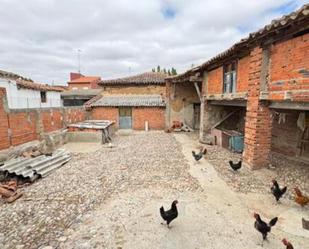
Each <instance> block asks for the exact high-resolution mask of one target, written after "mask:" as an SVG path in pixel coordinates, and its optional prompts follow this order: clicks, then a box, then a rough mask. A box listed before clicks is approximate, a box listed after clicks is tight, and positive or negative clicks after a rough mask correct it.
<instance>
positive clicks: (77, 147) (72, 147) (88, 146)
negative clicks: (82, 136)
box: [62, 142, 103, 153]
mask: <svg viewBox="0 0 309 249" xmlns="http://www.w3.org/2000/svg"><path fill="white" fill-rule="evenodd" d="M62 148H65V149H66V150H68V151H70V152H71V153H91V152H95V151H97V150H99V149H101V148H103V145H101V143H89V142H88V143H67V144H65V145H63V146H62Z"/></svg>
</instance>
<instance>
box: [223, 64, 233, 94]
mask: <svg viewBox="0 0 309 249" xmlns="http://www.w3.org/2000/svg"><path fill="white" fill-rule="evenodd" d="M234 92H236V61H233V62H232V63H229V64H226V65H224V67H223V93H234Z"/></svg>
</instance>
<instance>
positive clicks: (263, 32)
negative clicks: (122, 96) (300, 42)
mask: <svg viewBox="0 0 309 249" xmlns="http://www.w3.org/2000/svg"><path fill="white" fill-rule="evenodd" d="M300 21H305V23H306V25H304V26H303V24H302V26H303V27H302V28H303V29H304V30H305V29H308V28H309V4H305V5H303V6H302V7H301V8H300V9H298V10H296V11H294V12H292V13H290V14H289V15H284V16H282V17H281V18H278V19H274V20H272V21H271V23H270V24H268V25H266V26H264V27H263V28H261V29H259V30H258V31H256V32H253V33H250V34H249V36H248V37H246V38H244V39H242V40H240V41H239V42H237V43H235V44H234V45H233V46H231V47H230V48H228V49H227V50H225V51H223V52H222V53H219V54H218V55H216V56H214V57H212V58H211V59H209V60H208V61H206V62H204V63H203V64H201V65H200V66H197V67H194V68H192V69H190V70H187V71H186V72H184V73H182V74H179V75H176V76H171V77H168V78H169V79H172V80H173V79H179V78H183V77H187V76H189V75H192V74H193V73H195V72H197V71H199V70H201V69H205V68H207V67H209V66H211V65H212V64H214V63H216V62H217V61H220V60H221V59H224V58H226V57H228V56H230V55H232V54H234V53H236V52H237V51H239V50H240V49H242V48H249V47H250V45H252V44H253V43H254V42H255V41H258V40H262V39H265V38H269V37H272V36H273V35H276V34H278V32H280V30H282V29H284V28H287V27H289V26H291V25H292V24H295V25H297V23H299V22H300Z"/></svg>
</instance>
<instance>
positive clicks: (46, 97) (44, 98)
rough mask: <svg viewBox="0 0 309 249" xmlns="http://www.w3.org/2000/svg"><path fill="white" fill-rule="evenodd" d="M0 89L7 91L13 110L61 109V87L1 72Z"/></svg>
mask: <svg viewBox="0 0 309 249" xmlns="http://www.w3.org/2000/svg"><path fill="white" fill-rule="evenodd" d="M0 87H2V88H4V89H5V90H6V95H7V101H8V107H9V108H12V109H26V108H47V107H60V106H61V105H62V104H61V98H60V93H61V92H62V91H63V88H61V87H55V86H50V85H47V84H39V83H35V82H33V81H32V80H30V79H26V78H24V77H22V76H20V75H18V74H15V73H11V72H6V71H3V70H0Z"/></svg>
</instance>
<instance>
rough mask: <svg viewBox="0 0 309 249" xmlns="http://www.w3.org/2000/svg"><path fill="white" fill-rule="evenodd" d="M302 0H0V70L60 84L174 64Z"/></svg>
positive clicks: (221, 46) (205, 55) (202, 55)
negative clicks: (73, 77)
mask: <svg viewBox="0 0 309 249" xmlns="http://www.w3.org/2000/svg"><path fill="white" fill-rule="evenodd" d="M305 3H306V1H303V0H294V1H293V0H292V1H291V0H211V1H210V0H140V1H137V0H117V1H115V0H0V33H1V36H0V69H2V70H7V71H11V72H14V73H18V74H21V75H23V76H25V77H30V78H32V79H33V80H34V81H37V82H44V83H49V84H50V83H52V82H54V83H55V84H64V83H65V82H67V80H68V77H69V73H70V72H71V71H77V68H78V60H77V49H81V51H82V52H81V72H82V73H83V74H85V75H99V76H101V77H102V78H105V79H106V78H113V77H121V76H125V75H130V74H135V73H142V72H145V71H150V70H151V68H153V67H156V66H157V65H161V68H162V67H166V68H171V67H175V68H176V69H177V70H178V72H183V71H185V70H187V69H189V68H190V67H191V65H192V64H194V65H199V64H201V63H203V62H204V61H206V60H207V59H209V58H211V57H212V56H214V55H216V54H217V53H219V52H222V51H223V50H225V49H227V48H228V47H229V46H231V45H232V44H233V43H235V42H237V41H239V40H240V39H241V38H244V37H246V36H247V35H248V33H249V32H253V31H256V30H257V29H259V28H261V27H262V26H264V25H265V24H268V23H269V22H270V21H271V20H272V19H274V18H278V17H280V16H281V15H283V14H287V13H289V12H291V11H294V10H295V9H297V8H299V7H301V6H302V5H303V4H305Z"/></svg>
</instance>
